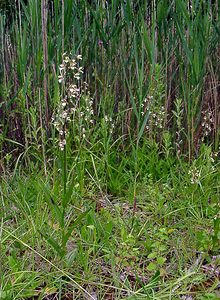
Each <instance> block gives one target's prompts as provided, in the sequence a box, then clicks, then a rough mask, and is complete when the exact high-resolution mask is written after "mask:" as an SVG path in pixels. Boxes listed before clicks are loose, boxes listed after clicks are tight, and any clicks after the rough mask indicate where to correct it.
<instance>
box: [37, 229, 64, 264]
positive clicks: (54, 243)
mask: <svg viewBox="0 0 220 300" xmlns="http://www.w3.org/2000/svg"><path fill="white" fill-rule="evenodd" d="M40 234H41V235H42V236H43V237H44V238H45V240H46V241H47V242H48V243H49V244H50V245H51V246H52V247H53V248H54V250H55V251H56V252H57V253H58V255H59V256H60V257H61V258H62V257H63V256H64V254H65V250H64V249H62V248H61V247H60V245H59V244H58V242H57V241H56V240H55V239H54V238H52V237H50V236H48V235H46V234H44V233H42V232H41V231H40Z"/></svg>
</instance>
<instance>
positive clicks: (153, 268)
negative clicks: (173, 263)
mask: <svg viewBox="0 0 220 300" xmlns="http://www.w3.org/2000/svg"><path fill="white" fill-rule="evenodd" d="M147 269H148V271H154V270H156V269H157V265H156V264H155V263H153V262H150V263H149V265H148V266H147Z"/></svg>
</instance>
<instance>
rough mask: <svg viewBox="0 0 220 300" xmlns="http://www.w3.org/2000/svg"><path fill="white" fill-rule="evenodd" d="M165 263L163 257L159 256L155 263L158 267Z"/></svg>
mask: <svg viewBox="0 0 220 300" xmlns="http://www.w3.org/2000/svg"><path fill="white" fill-rule="evenodd" d="M165 261H166V258H165V257H162V256H160V257H158V258H157V263H158V264H159V265H163V264H164V263H165Z"/></svg>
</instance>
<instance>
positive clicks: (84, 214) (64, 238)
mask: <svg viewBox="0 0 220 300" xmlns="http://www.w3.org/2000/svg"><path fill="white" fill-rule="evenodd" d="M90 210H91V209H88V210H87V211H85V212H83V213H81V214H80V215H79V217H78V218H77V219H76V220H75V221H74V222H73V223H72V224H71V225H70V227H69V229H68V231H67V233H66V234H65V235H64V237H63V241H62V245H63V246H65V245H66V243H67V241H68V239H69V237H70V236H71V234H72V232H73V229H74V228H76V226H77V225H78V224H79V223H80V222H81V221H82V219H83V218H85V216H86V215H87V214H88V212H89V211H90Z"/></svg>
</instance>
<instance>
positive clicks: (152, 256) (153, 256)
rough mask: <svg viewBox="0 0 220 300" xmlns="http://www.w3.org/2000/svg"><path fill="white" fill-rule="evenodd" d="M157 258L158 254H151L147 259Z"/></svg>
mask: <svg viewBox="0 0 220 300" xmlns="http://www.w3.org/2000/svg"><path fill="white" fill-rule="evenodd" d="M155 257H157V252H151V253H150V254H149V255H148V257H147V258H155Z"/></svg>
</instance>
